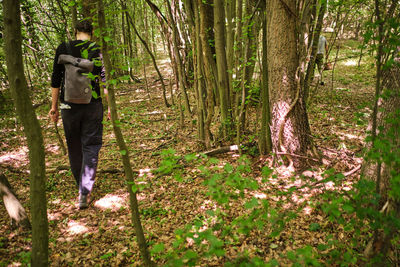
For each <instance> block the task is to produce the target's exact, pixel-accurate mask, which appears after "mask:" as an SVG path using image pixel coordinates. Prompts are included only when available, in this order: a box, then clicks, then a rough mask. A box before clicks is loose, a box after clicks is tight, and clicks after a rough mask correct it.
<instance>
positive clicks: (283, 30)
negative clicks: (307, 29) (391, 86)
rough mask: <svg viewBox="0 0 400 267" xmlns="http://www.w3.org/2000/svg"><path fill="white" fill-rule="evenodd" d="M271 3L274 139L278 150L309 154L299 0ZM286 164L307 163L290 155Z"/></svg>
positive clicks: (270, 77) (270, 83) (298, 165)
mask: <svg viewBox="0 0 400 267" xmlns="http://www.w3.org/2000/svg"><path fill="white" fill-rule="evenodd" d="M286 3H287V4H284V2H283V1H281V0H271V1H268V2H267V14H269V15H270V16H269V18H268V23H267V25H268V28H267V36H268V41H267V46H268V52H267V53H268V54H267V55H268V59H269V61H268V71H269V75H268V87H269V89H270V93H271V95H270V97H271V99H270V103H271V120H272V121H271V138H272V144H273V147H274V149H275V151H276V152H284V153H290V154H295V155H300V156H305V155H306V154H307V150H308V148H309V146H310V140H309V138H310V128H309V123H308V118H307V112H306V107H305V104H304V99H302V96H301V95H302V94H301V92H300V90H301V88H300V77H299V76H300V75H299V72H300V68H299V55H298V52H297V41H298V40H297V33H296V15H295V14H296V13H295V12H296V3H295V1H287V2H286ZM284 160H285V163H289V166H293V167H294V168H295V169H297V170H301V169H303V168H305V167H306V165H307V163H306V162H304V161H302V160H301V159H300V157H295V158H290V156H289V155H286V159H284Z"/></svg>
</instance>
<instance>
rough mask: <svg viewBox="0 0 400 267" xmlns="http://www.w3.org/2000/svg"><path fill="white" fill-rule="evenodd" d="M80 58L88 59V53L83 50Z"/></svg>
mask: <svg viewBox="0 0 400 267" xmlns="http://www.w3.org/2000/svg"><path fill="white" fill-rule="evenodd" d="M81 56H82V58H88V57H89V51H88V50H87V49H85V50H83V51H82V52H81Z"/></svg>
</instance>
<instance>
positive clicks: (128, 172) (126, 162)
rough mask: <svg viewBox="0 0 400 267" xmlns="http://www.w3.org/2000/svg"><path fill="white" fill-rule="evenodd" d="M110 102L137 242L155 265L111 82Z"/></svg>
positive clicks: (148, 262)
mask: <svg viewBox="0 0 400 267" xmlns="http://www.w3.org/2000/svg"><path fill="white" fill-rule="evenodd" d="M97 8H98V21H99V28H100V31H101V34H102V36H101V43H102V52H103V60H104V66H105V69H106V77H107V80H109V81H110V80H112V79H113V77H112V75H111V70H112V69H113V68H112V64H111V59H110V55H109V51H108V44H107V42H106V41H104V37H105V36H104V34H105V27H106V21H105V15H104V9H103V1H102V0H98V6H97ZM108 103H109V106H110V110H111V120H112V124H113V129H114V133H115V137H116V140H117V144H118V147H119V149H120V153H121V156H122V162H123V166H124V172H125V178H126V181H127V183H126V184H127V189H128V192H129V203H130V207H131V216H132V222H133V224H134V226H135V232H136V238H137V242H138V245H139V250H140V254H141V256H142V257H143V261H144V265H145V266H153V262H152V261H151V257H150V253H149V251H148V249H147V243H146V239H145V236H144V232H143V227H142V223H141V221H140V213H139V204H138V200H137V196H136V191H133V189H132V186H133V185H135V181H134V176H133V171H132V167H131V163H130V157H129V150H128V147H127V146H126V143H125V140H124V137H123V135H122V131H121V128H120V126H119V124H118V123H117V122H118V114H117V106H116V101H115V92H114V88H113V86H112V85H111V84H109V86H108Z"/></svg>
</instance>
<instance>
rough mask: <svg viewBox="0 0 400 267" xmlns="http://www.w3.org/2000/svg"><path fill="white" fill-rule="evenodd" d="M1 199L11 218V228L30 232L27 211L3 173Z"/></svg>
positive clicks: (0, 176) (0, 185) (1, 175)
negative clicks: (20, 228) (19, 228)
mask: <svg viewBox="0 0 400 267" xmlns="http://www.w3.org/2000/svg"><path fill="white" fill-rule="evenodd" d="M0 197H2V198H3V202H4V206H5V207H6V210H7V213H8V215H9V216H10V218H11V226H12V227H14V226H15V227H17V226H20V227H22V228H23V229H25V230H30V229H31V228H32V227H31V223H30V222H29V218H28V216H27V215H26V212H25V209H24V207H23V206H22V205H21V203H20V202H19V200H18V198H17V196H16V194H15V193H14V191H13V189H12V187H11V185H10V183H9V182H8V180H7V177H6V176H5V175H4V174H2V173H1V174H0Z"/></svg>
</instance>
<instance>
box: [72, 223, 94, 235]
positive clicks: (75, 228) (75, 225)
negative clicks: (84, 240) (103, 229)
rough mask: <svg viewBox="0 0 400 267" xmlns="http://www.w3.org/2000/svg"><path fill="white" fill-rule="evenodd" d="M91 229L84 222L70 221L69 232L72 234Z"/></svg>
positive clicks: (82, 232)
mask: <svg viewBox="0 0 400 267" xmlns="http://www.w3.org/2000/svg"><path fill="white" fill-rule="evenodd" d="M88 231H89V228H87V227H86V226H85V225H84V224H82V223H80V222H77V221H74V220H71V221H69V222H68V233H70V234H71V235H79V234H84V233H87V232H88Z"/></svg>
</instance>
